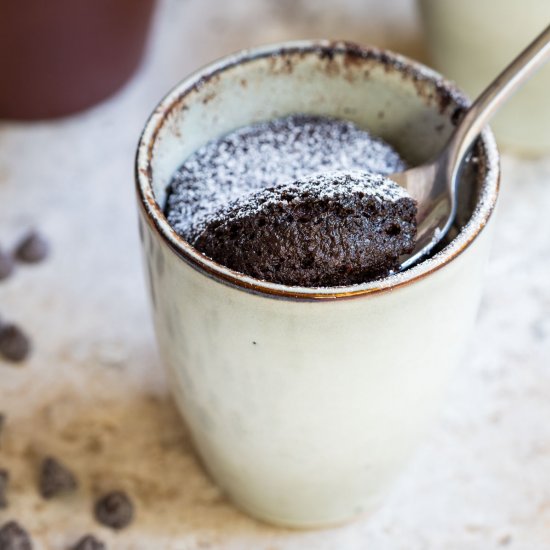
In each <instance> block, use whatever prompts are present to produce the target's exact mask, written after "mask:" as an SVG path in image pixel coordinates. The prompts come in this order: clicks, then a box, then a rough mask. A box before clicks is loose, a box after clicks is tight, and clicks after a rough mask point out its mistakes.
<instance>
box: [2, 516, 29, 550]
mask: <svg viewBox="0 0 550 550" xmlns="http://www.w3.org/2000/svg"><path fill="white" fill-rule="evenodd" d="M0 550H32V542H31V538H30V537H29V534H28V533H27V531H25V529H23V527H21V525H19V524H18V523H17V522H15V521H9V522H8V523H5V524H4V525H3V526H2V528H0Z"/></svg>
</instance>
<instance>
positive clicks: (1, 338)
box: [0, 323, 31, 363]
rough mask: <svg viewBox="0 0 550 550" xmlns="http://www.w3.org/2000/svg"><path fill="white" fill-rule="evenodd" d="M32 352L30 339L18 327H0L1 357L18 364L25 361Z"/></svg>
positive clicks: (10, 325)
mask: <svg viewBox="0 0 550 550" xmlns="http://www.w3.org/2000/svg"><path fill="white" fill-rule="evenodd" d="M30 350H31V343H30V340H29V338H28V337H27V336H26V334H25V333H24V332H23V331H22V330H21V329H20V328H19V327H18V326H17V325H14V324H11V323H10V324H6V325H0V357H2V358H3V359H6V360H7V361H13V362H15V363H17V362H19V361H24V360H25V359H26V358H27V356H28V355H29V352H30Z"/></svg>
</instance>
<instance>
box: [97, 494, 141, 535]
mask: <svg viewBox="0 0 550 550" xmlns="http://www.w3.org/2000/svg"><path fill="white" fill-rule="evenodd" d="M94 513H95V517H96V519H97V521H99V523H101V524H103V525H106V526H107V527H111V529H123V528H124V527H126V526H127V525H129V524H130V523H131V522H132V519H133V517H134V505H133V504H132V501H131V500H130V498H129V497H128V495H127V494H126V493H124V492H123V491H112V492H110V493H107V494H106V495H103V496H102V497H101V498H99V500H98V501H97V502H96V504H95V509H94Z"/></svg>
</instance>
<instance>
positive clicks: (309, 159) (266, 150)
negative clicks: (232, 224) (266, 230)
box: [166, 115, 406, 241]
mask: <svg viewBox="0 0 550 550" xmlns="http://www.w3.org/2000/svg"><path fill="white" fill-rule="evenodd" d="M405 168H406V166H405V163H404V162H403V160H401V158H400V157H399V155H398V154H397V153H396V152H395V151H394V149H393V148H392V147H390V146H389V145H388V144H387V143H385V142H384V141H382V140H380V139H377V138H375V137H373V136H371V135H370V134H369V133H368V132H366V131H364V130H361V129H359V128H358V127H357V126H356V125H355V124H353V123H352V122H349V121H344V120H338V119H333V118H327V117H320V116H312V115H291V116H287V117H284V118H279V119H275V120H271V121H267V122H261V123H258V124H254V125H251V126H246V127H244V128H241V129H238V130H236V131H234V132H231V133H230V134H228V135H226V136H224V137H223V138H220V139H216V140H213V141H211V142H209V143H207V144H206V145H204V146H203V147H201V148H200V149H198V150H197V151H196V152H195V153H194V154H193V155H191V156H190V157H189V158H188V159H187V160H186V161H185V163H184V164H183V165H182V166H181V168H180V169H179V170H178V171H177V172H176V174H175V175H174V178H173V180H172V182H171V184H170V189H169V193H168V200H167V205H166V212H167V218H168V221H169V222H170V224H171V225H172V227H173V228H174V229H175V230H176V232H178V233H179V234H180V235H182V236H183V237H184V238H186V239H187V240H188V241H192V239H193V236H195V235H197V232H198V231H200V228H202V227H204V225H205V222H206V221H207V220H208V219H211V218H212V216H215V215H216V213H217V212H219V211H220V210H221V209H223V208H225V207H226V206H227V205H228V204H230V203H232V202H233V201H235V200H241V199H243V200H244V199H245V197H247V196H249V195H252V194H254V193H256V192H257V191H259V190H262V189H266V188H269V187H276V186H279V185H282V184H287V183H291V182H297V181H299V180H303V179H304V178H308V177H310V176H312V175H316V174H319V173H333V172H335V171H347V172H349V171H358V170H359V171H364V172H373V173H377V174H382V175H386V174H390V173H392V172H398V171H402V170H404V169H405Z"/></svg>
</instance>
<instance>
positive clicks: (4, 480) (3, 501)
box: [0, 469, 10, 510]
mask: <svg viewBox="0 0 550 550" xmlns="http://www.w3.org/2000/svg"><path fill="white" fill-rule="evenodd" d="M9 481H10V475H9V473H8V471H7V470H2V469H0V510H1V509H2V508H7V506H8V500H7V498H6V492H7V490H8V483H9Z"/></svg>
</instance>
